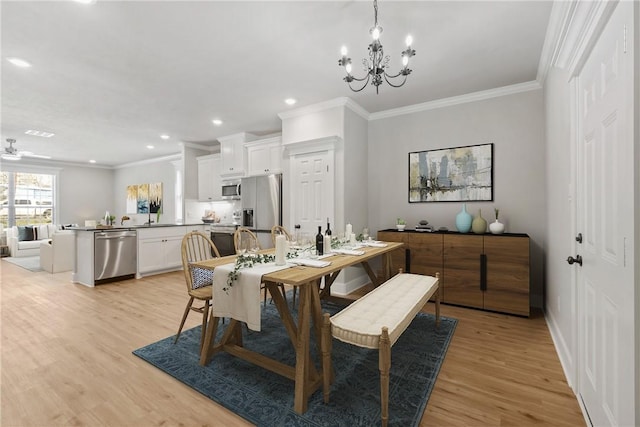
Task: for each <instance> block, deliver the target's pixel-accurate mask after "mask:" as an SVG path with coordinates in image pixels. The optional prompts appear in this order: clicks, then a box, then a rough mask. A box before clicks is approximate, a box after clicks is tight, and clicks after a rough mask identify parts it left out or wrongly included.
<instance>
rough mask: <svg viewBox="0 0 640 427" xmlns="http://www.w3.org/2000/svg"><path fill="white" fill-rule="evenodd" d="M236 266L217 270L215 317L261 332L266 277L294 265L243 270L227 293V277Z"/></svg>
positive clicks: (223, 266) (215, 278)
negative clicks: (227, 318)
mask: <svg viewBox="0 0 640 427" xmlns="http://www.w3.org/2000/svg"><path fill="white" fill-rule="evenodd" d="M234 267H235V263H231V264H224V265H221V266H219V267H216V269H215V270H214V272H213V301H212V310H213V314H214V316H217V317H230V318H232V319H236V320H238V321H241V322H245V323H246V324H247V326H248V327H249V329H251V330H252V331H260V300H261V298H260V284H261V283H262V276H263V275H265V274H269V273H273V272H274V271H278V270H284V269H285V268H289V267H291V266H290V265H275V264H272V263H269V264H258V265H255V266H253V267H251V268H243V269H241V270H239V272H238V273H239V274H238V279H237V280H235V281H234V282H233V286H232V287H231V288H230V289H229V290H228V291H226V292H225V291H223V290H222V288H226V287H227V278H228V277H229V273H230V272H232V271H233V269H234Z"/></svg>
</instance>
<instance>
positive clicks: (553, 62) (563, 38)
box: [537, 0, 618, 82]
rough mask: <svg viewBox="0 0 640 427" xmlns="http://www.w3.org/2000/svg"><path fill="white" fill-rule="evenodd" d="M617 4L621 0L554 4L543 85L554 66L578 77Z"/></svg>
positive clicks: (540, 67)
mask: <svg viewBox="0 0 640 427" xmlns="http://www.w3.org/2000/svg"><path fill="white" fill-rule="evenodd" d="M617 5H618V0H611V1H606V0H597V1H554V3H553V7H552V9H551V17H550V18H549V26H548V27H547V34H546V36H545V41H544V46H543V48H542V55H541V56H540V63H539V64H538V77H537V79H538V81H540V82H544V80H545V79H546V76H547V72H548V70H549V68H551V67H558V68H562V69H564V70H567V71H569V73H570V74H571V75H572V76H574V75H576V74H577V73H578V72H579V70H580V69H581V68H582V66H583V65H584V61H585V59H586V54H587V53H588V52H590V51H591V49H592V48H593V45H594V44H595V42H596V40H597V39H598V37H599V36H600V33H601V32H602V29H603V28H604V26H605V25H606V23H607V21H608V19H609V17H610V16H611V14H612V13H613V10H614V9H615V8H616V6H617Z"/></svg>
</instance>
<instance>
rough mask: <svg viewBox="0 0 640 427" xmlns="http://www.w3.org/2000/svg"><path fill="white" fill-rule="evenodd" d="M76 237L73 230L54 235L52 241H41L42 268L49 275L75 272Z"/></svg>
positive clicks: (61, 231)
mask: <svg viewBox="0 0 640 427" xmlns="http://www.w3.org/2000/svg"><path fill="white" fill-rule="evenodd" d="M75 246H76V235H75V232H73V231H71V230H60V231H56V232H54V233H53V235H52V236H51V239H49V240H44V241H42V240H41V241H40V267H42V269H43V270H45V271H48V272H49V273H60V272H62V271H69V270H73V260H74V258H75V253H76V247H75Z"/></svg>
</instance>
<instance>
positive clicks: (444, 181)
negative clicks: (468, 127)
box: [408, 143, 493, 203]
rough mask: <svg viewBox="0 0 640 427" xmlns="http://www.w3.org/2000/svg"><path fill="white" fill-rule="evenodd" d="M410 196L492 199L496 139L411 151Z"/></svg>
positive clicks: (421, 198) (419, 199) (411, 199)
mask: <svg viewBox="0 0 640 427" xmlns="http://www.w3.org/2000/svg"><path fill="white" fill-rule="evenodd" d="M408 199H409V203H429V202H474V201H493V143H486V144H479V145H467V146H462V147H453V148H441V149H436V150H426V151H413V152H410V153H409V192H408Z"/></svg>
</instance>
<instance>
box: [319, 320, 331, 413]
mask: <svg viewBox="0 0 640 427" xmlns="http://www.w3.org/2000/svg"><path fill="white" fill-rule="evenodd" d="M331 344H332V343H331V321H330V320H329V313H325V314H324V315H323V316H322V340H321V347H322V394H323V396H324V403H329V384H330V383H331V369H332V368H331Z"/></svg>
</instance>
